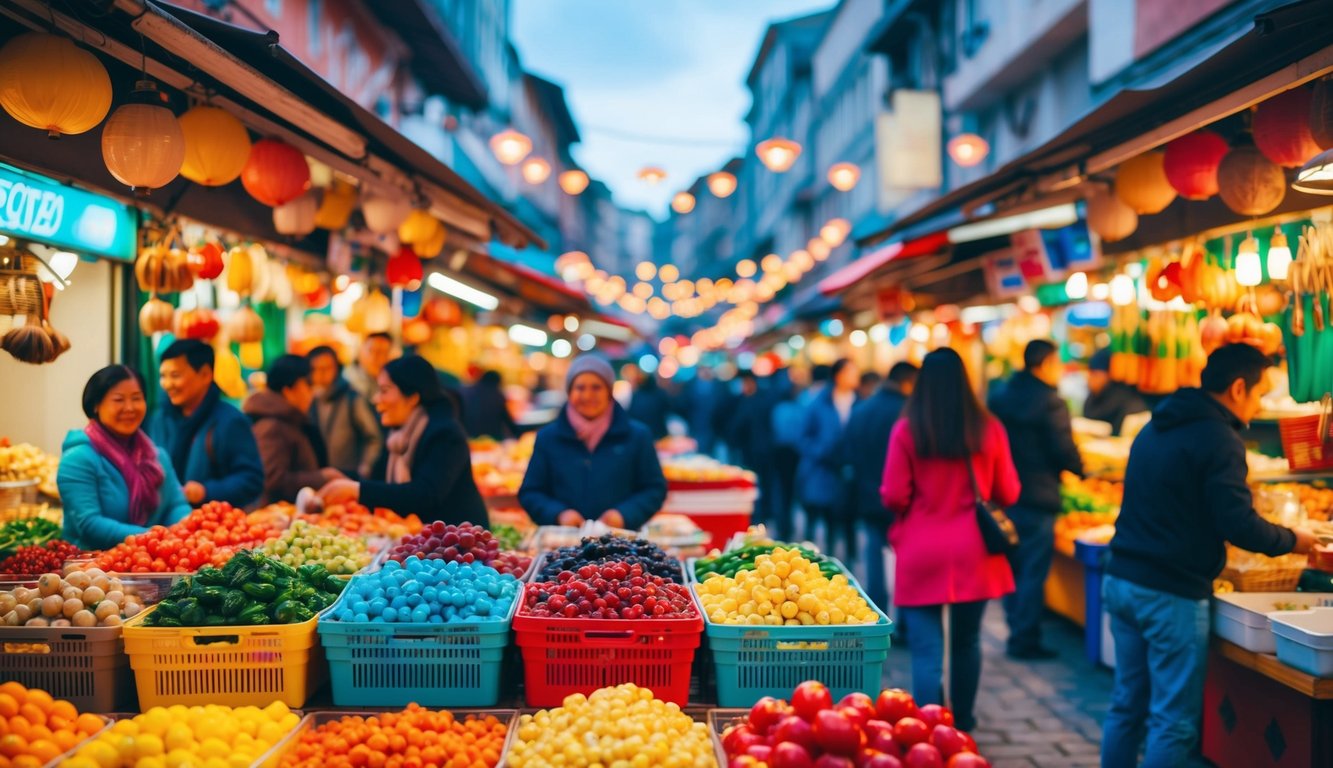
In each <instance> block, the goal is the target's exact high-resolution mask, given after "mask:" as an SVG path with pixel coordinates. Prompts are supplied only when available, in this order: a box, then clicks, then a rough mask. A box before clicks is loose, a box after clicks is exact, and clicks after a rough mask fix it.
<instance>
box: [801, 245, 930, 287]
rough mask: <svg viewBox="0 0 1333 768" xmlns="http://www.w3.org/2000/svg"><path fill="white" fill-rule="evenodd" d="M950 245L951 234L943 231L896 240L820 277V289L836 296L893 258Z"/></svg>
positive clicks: (917, 254) (919, 253)
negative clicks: (912, 238) (826, 275)
mask: <svg viewBox="0 0 1333 768" xmlns="http://www.w3.org/2000/svg"><path fill="white" fill-rule="evenodd" d="M948 246H949V237H948V235H947V234H945V233H944V232H936V233H934V234H931V235H927V236H925V237H920V238H917V239H915V240H905V239H903V240H894V241H893V242H891V243H889V244H887V245H884V246H881V247H880V248H878V249H876V250H874V251H871V252H870V253H868V254H866V255H865V256H862V257H861V258H859V259H857V260H856V261H853V262H852V263H851V264H848V265H847V266H845V267H843V268H842V269H840V270H838V271H837V272H834V273H833V274H831V275H829V276H828V277H826V278H824V279H823V280H821V281H820V282H819V291H820V293H822V294H824V295H825V296H835V295H837V294H840V293H842V292H843V291H846V290H847V289H848V288H851V287H852V286H853V285H856V284H857V283H859V282H860V281H862V280H864V279H866V278H867V277H869V276H870V275H872V274H874V273H875V272H877V271H878V270H879V269H880V268H881V267H884V266H886V265H888V264H889V263H890V262H893V261H898V260H902V259H910V258H912V257H914V256H926V255H929V254H932V253H938V252H939V251H941V250H943V249H945V248H947V247H948Z"/></svg>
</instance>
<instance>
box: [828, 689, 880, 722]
mask: <svg viewBox="0 0 1333 768" xmlns="http://www.w3.org/2000/svg"><path fill="white" fill-rule="evenodd" d="M838 706H839V707H852V708H854V709H856V710H858V711H859V712H861V714H862V715H864V716H863V717H862V718H861V722H862V723H864V722H865V721H867V720H874V719H875V718H876V717H878V713H877V712H876V711H875V700H874V699H872V698H870V697H869V696H867V695H865V694H864V693H849V694H847V695H846V696H843V697H842V699H841V700H840V701H838Z"/></svg>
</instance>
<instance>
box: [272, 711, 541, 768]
mask: <svg viewBox="0 0 1333 768" xmlns="http://www.w3.org/2000/svg"><path fill="white" fill-rule="evenodd" d="M417 703H419V704H421V702H417ZM422 706H426V705H425V704H422ZM444 709H448V710H449V711H450V712H452V713H453V715H454V718H455V719H456V720H462V719H464V718H466V717H469V716H476V717H486V716H488V715H493V716H495V718H496V719H498V720H500V721H501V722H503V723H506V724H507V725H508V729H509V730H508V733H507V735H506V736H505V747H504V751H502V752H501V758H500V764H501V765H503V764H504V752H507V751H508V749H509V742H510V740H512V739H513V738H514V731H515V730H517V725H518V710H516V709H455V708H453V707H444ZM398 711H400V709H394V708H389V709H382V710H369V709H354V710H353V709H340V710H337V711H333V710H328V711H322V712H311V713H309V714H307V715H306V716H305V717H303V718H301V722H300V723H299V724H297V726H296V729H295V730H293V731H292V732H291V733H289V734H287V736H286V737H284V738H283V739H282V740H281V741H279V742H278V743H277V744H274V745H273V747H272V748H271V749H269V751H268V752H266V753H264V755H263V756H262V757H260V758H259V761H258V762H256V763H255V768H279V766H281V765H282V758H283V757H284V756H286V755H287V753H288V752H290V751H292V749H293V748H295V747H296V745H297V743H298V742H299V741H300V739H301V736H302V735H304V734H305V733H306V732H307V731H310V730H313V729H315V728H318V727H320V726H321V725H324V724H325V723H330V722H333V721H335V720H341V719H342V718H344V717H365V718H370V717H379V716H382V715H386V714H389V713H391V712H398Z"/></svg>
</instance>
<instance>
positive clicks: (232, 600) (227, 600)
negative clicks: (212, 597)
mask: <svg viewBox="0 0 1333 768" xmlns="http://www.w3.org/2000/svg"><path fill="white" fill-rule="evenodd" d="M248 605H250V598H249V597H247V596H246V594H245V593H244V592H242V591H241V590H238V589H233V590H230V591H229V592H228V593H227V596H226V597H224V598H223V599H222V615H224V616H235V615H237V614H239V613H240V612H241V611H243V610H245V608H246V606H248Z"/></svg>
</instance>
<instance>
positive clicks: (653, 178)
mask: <svg viewBox="0 0 1333 768" xmlns="http://www.w3.org/2000/svg"><path fill="white" fill-rule="evenodd" d="M666 177H667V172H666V170H665V169H663V168H659V167H658V166H656V165H647V166H644V167H643V168H640V169H639V181H646V182H648V183H649V184H660V183H662V182H663V181H665V180H666Z"/></svg>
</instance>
